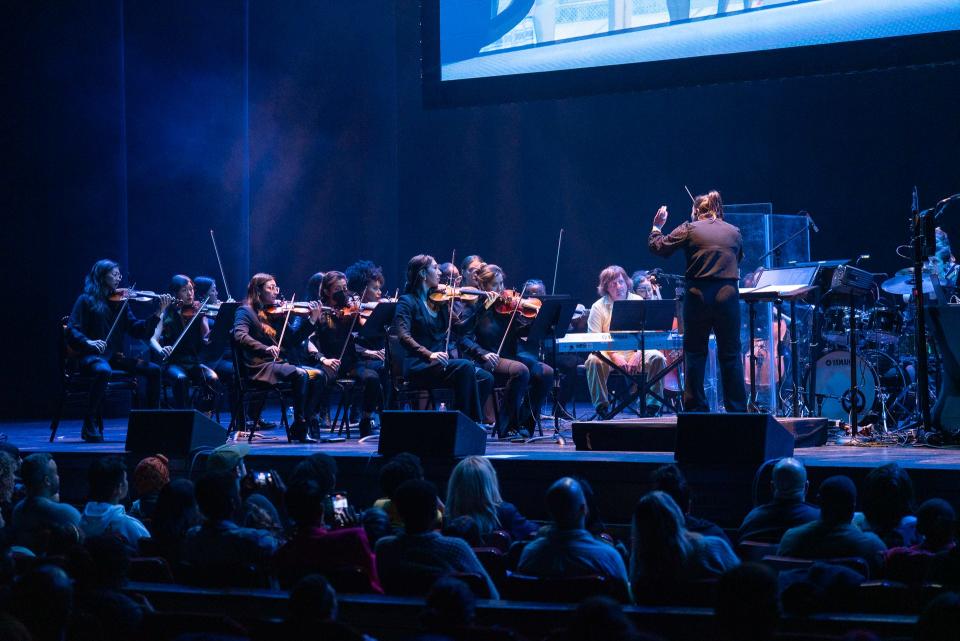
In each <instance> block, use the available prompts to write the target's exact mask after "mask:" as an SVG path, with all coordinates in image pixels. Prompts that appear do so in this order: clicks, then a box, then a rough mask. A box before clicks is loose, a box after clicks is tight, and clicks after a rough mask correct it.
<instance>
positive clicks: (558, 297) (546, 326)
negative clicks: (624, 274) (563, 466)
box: [526, 294, 577, 445]
mask: <svg viewBox="0 0 960 641" xmlns="http://www.w3.org/2000/svg"><path fill="white" fill-rule="evenodd" d="M538 298H539V299H540V302H541V303H542V305H541V306H540V311H538V312H537V317H536V318H534V319H533V323H532V324H531V325H530V330H529V331H528V332H527V345H536V344H538V343H540V342H542V341H543V340H545V339H547V338H550V339H552V341H551V343H552V346H551V353H552V355H553V366H554V370H555V371H554V376H553V389H552V390H551V391H550V393H551V395H552V396H553V410H552V413H553V434H551V435H549V436H544V435H543V430H542V429H541V433H540V435H539V436H533V437H531V438H529V439H527V441H526V442H527V443H533V442H536V441H541V440H552V441H554V442H556V443H557V445H565V444H566V441H564V440H563V436H562V435H561V434H560V431H561V430H560V411H561V407H560V400H559V398H560V397H559V395H558V394H559V391H560V370H559V368H558V367H557V339H559V338H563V337H564V336H565V335H566V333H567V328H568V327H569V326H570V322H571V321H572V320H573V314H574V312H575V311H576V309H577V301H575V300H573V298H571V297H570V296H569V295H567V294H552V295H550V296H539V297H538ZM530 412H531V413H532V414H534V419H535V420H536V424H537V425H538V426H539V425H540V416H539V414H540V408H539V407H536V408H534V407H531V408H530Z"/></svg>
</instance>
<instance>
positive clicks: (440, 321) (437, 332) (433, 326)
mask: <svg viewBox="0 0 960 641" xmlns="http://www.w3.org/2000/svg"><path fill="white" fill-rule="evenodd" d="M448 308H449V306H448V305H446V304H443V305H440V306H439V307H438V309H437V314H436V316H434V315H431V314H430V313H429V312H427V308H426V306H425V304H424V303H423V302H421V300H420V298H419V297H418V296H414V295H413V294H404V295H403V296H401V297H400V300H398V301H397V313H396V316H394V318H393V328H394V332H395V333H396V335H397V338H398V339H399V340H400V345H401V346H403V350H404V359H403V370H404V373H406V372H409V371H411V370H418V369H422V368H424V367H429V366H431V365H433V363H431V362H430V354H431V353H433V352H442V351H444V349H445V348H446V345H445V343H446V340H447V321H448V319H449V316H448V315H447V314H448V311H447V310H448ZM453 325H454V328H455V329H454V331H453V332H452V336H451V337H450V341H451V345H450V347H451V348H452V347H453V346H454V345H453V344H454V343H459V344H460V346H461V347H462V348H463V351H464V353H465V354H466V355H467V356H471V357H479V356H480V355H481V354H483V353H484V350H483V349H482V348H481V347H480V346H479V345H477V344H476V342H475V341H473V339H472V338H470V337H468V336H462V335H461V332H462V331H463V326H462V325H461V324H460V323H458V320H457V318H456V316H454V320H453Z"/></svg>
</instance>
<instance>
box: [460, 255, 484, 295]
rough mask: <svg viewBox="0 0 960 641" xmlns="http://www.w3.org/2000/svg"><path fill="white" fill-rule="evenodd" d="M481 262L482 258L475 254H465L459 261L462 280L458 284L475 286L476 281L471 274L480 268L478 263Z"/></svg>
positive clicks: (480, 263)
mask: <svg viewBox="0 0 960 641" xmlns="http://www.w3.org/2000/svg"><path fill="white" fill-rule="evenodd" d="M482 264H483V259H482V258H480V257H479V256H477V255H476V254H474V255H472V256H467V257H466V258H464V259H463V260H462V261H460V275H461V276H462V277H463V282H461V283H460V284H461V285H463V286H464V287H476V286H477V281H476V279H475V278H474V277H473V275H474V274H475V273H476V272H477V270H478V269H480V265H482Z"/></svg>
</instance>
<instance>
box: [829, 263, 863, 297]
mask: <svg viewBox="0 0 960 641" xmlns="http://www.w3.org/2000/svg"><path fill="white" fill-rule="evenodd" d="M830 289H832V290H833V291H835V292H838V293H841V294H850V293H853V294H865V293H867V292H869V291H870V290H871V289H873V274H871V273H870V272H868V271H864V270H862V269H860V268H858V267H854V266H853V265H840V266H839V267H837V268H836V270H834V272H833V278H832V279H831V280H830Z"/></svg>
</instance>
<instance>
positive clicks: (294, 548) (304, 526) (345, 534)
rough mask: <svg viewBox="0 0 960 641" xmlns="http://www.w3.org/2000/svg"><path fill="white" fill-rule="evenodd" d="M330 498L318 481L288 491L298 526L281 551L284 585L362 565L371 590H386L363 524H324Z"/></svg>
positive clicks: (289, 506)
mask: <svg viewBox="0 0 960 641" xmlns="http://www.w3.org/2000/svg"><path fill="white" fill-rule="evenodd" d="M326 498H327V495H326V493H325V492H324V490H323V488H321V487H320V485H319V484H318V483H317V482H316V481H310V480H301V481H298V482H296V483H295V484H293V485H291V486H290V488H289V490H288V491H287V509H288V510H289V511H290V516H291V518H293V521H294V523H295V524H296V527H295V529H294V531H293V536H292V537H291V538H290V540H289V541H288V542H287V543H286V544H284V545H283V547H281V548H280V551H279V552H278V553H277V559H276V567H277V571H278V574H279V578H280V584H281V586H287V585H293V584H294V583H295V582H296V581H298V580H299V579H300V578H301V577H303V576H305V575H307V574H312V573H315V572H316V573H320V574H323V575H325V576H327V577H331V576H336V575H337V574H338V573H341V572H343V573H350V572H352V571H353V570H354V569H355V568H359V569H360V570H361V571H362V572H363V574H364V576H365V577H366V579H367V582H368V585H367V588H368V591H370V592H382V591H383V590H382V589H381V588H380V582H379V580H378V579H377V568H376V565H375V562H374V556H373V551H372V550H371V549H370V544H369V543H368V542H367V533H366V532H365V531H364V529H363V528H362V527H348V528H340V529H336V530H331V529H330V528H328V527H327V526H326V525H324V509H325V508H324V504H325V501H326Z"/></svg>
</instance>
